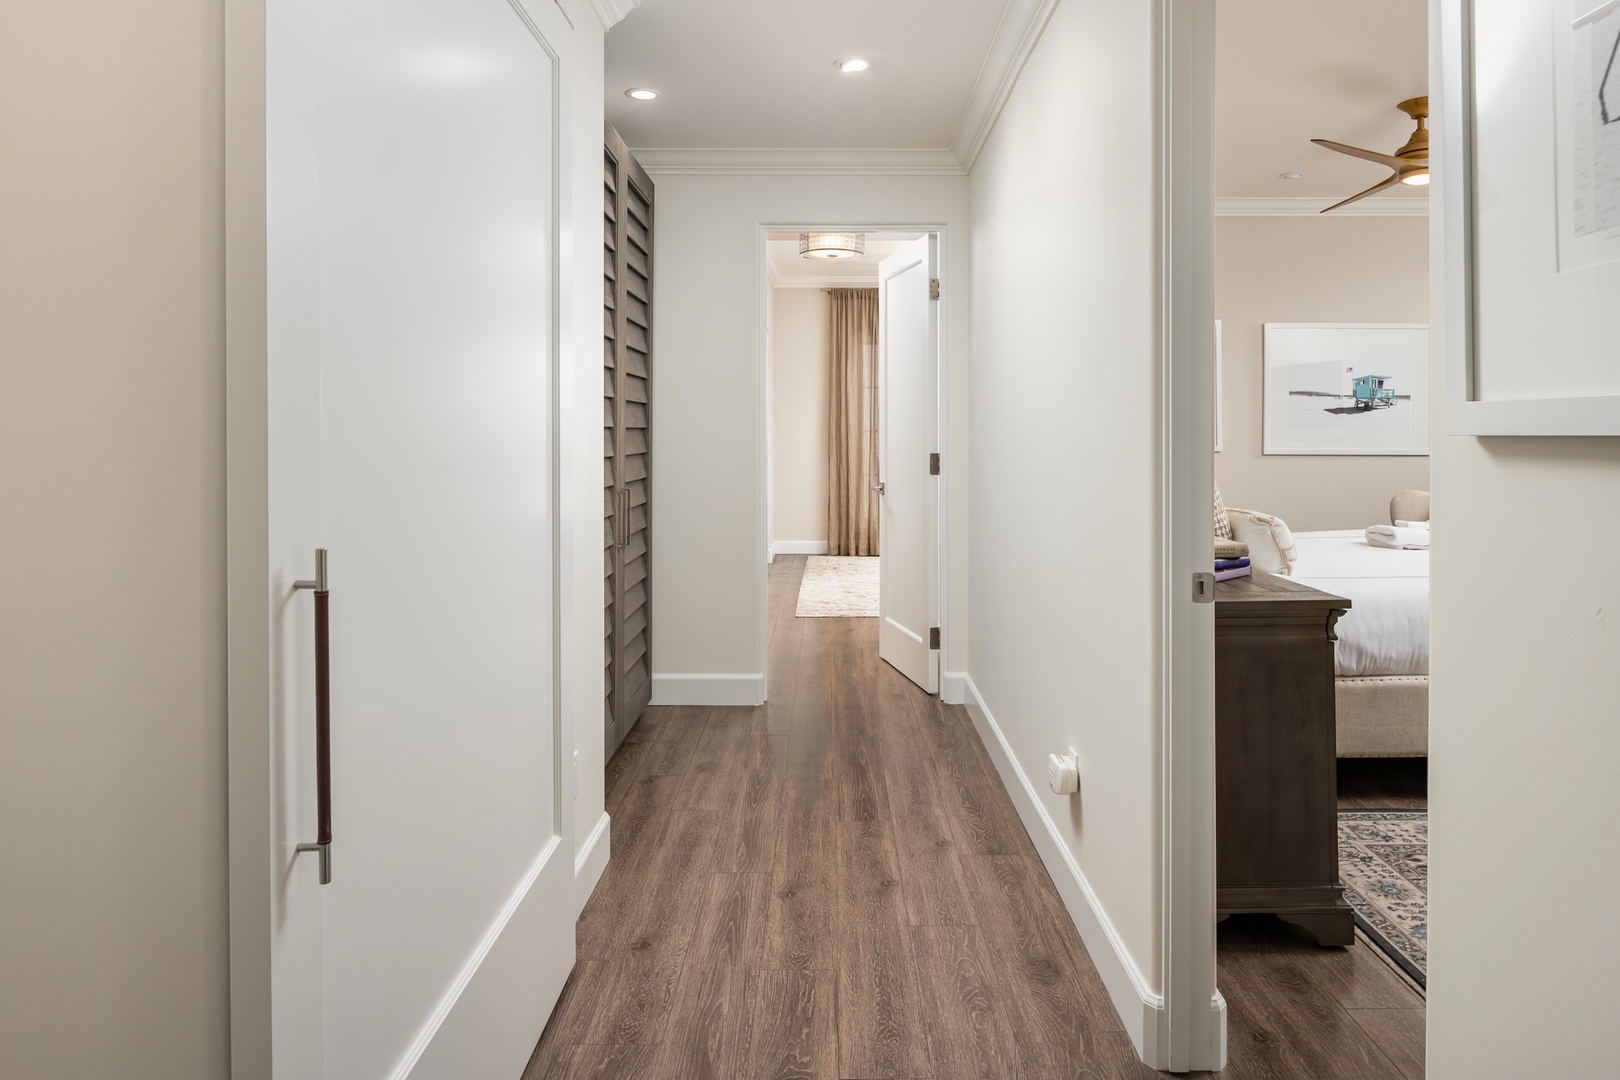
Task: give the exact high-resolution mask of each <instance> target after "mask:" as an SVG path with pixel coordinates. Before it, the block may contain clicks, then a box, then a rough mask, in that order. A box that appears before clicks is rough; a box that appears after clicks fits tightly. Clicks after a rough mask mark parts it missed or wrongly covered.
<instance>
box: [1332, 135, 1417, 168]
mask: <svg viewBox="0 0 1620 1080" xmlns="http://www.w3.org/2000/svg"><path fill="white" fill-rule="evenodd" d="M1311 142H1313V143H1315V144H1316V145H1317V146H1325V147H1327V148H1328V149H1329V150H1337V151H1338V152H1339V153H1341V154H1349V155H1350V156H1351V157H1358V158H1362V159H1364V160H1366V161H1376V162H1377V163H1378V164H1380V165H1387V166H1388V167H1389V168H1391V169H1400V168H1404V167H1405V166H1407V165H1415V164H1417V162H1416V161H1415V160H1413V159H1412V158H1398V157H1396V156H1395V155H1394V154H1380V153H1379V152H1378V151H1376V150H1363V149H1362V148H1361V147H1359V146H1347V145H1345V144H1344V143H1341V142H1334V141H1333V140H1332V139H1312V140H1311Z"/></svg>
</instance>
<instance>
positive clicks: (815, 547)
mask: <svg viewBox="0 0 1620 1080" xmlns="http://www.w3.org/2000/svg"><path fill="white" fill-rule="evenodd" d="M825 554H827V541H825V540H778V541H776V543H774V544H772V545H771V558H773V559H774V558H776V556H778V555H825Z"/></svg>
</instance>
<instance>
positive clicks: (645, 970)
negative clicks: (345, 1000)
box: [524, 556, 1156, 1080]
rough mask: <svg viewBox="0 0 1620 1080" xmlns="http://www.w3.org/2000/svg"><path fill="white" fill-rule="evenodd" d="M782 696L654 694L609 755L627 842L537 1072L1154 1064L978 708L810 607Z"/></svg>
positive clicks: (1092, 1068) (938, 1078) (618, 823)
mask: <svg viewBox="0 0 1620 1080" xmlns="http://www.w3.org/2000/svg"><path fill="white" fill-rule="evenodd" d="M804 563H805V559H804V557H802V556H798V557H793V556H781V557H778V558H777V560H776V562H775V563H774V564H773V566H772V568H771V575H770V616H771V638H770V661H771V666H770V687H771V699H772V700H771V701H770V703H769V704H767V705H765V706H762V707H760V708H757V709H747V708H652V709H649V710H648V711H647V715H646V717H645V718H644V719H643V720H642V721H641V723H640V725H639V726H638V727H637V728H636V729H635V730H634V731H632V732H631V733H630V735H629V738H628V739H627V741H626V742H625V744H624V747H623V748H622V749H621V750H620V751H619V753H618V754H617V755H616V756H615V757H614V759H613V761H612V763H611V764H610V766H609V770H608V792H607V810H608V813H609V814H611V815H612V817H613V859H612V862H611V863H610V864H609V867H608V870H607V873H606V875H605V876H604V877H603V879H602V881H601V884H600V885H599V886H598V887H597V889H596V892H595V894H594V895H593V896H592V898H591V901H590V903H589V904H588V905H587V906H586V908H585V911H584V914H583V915H582V916H581V918H580V921H579V929H578V950H579V962H578V966H577V967H576V969H575V972H574V975H573V977H572V978H571V979H570V980H569V982H568V986H567V989H565V990H564V992H563V998H562V1000H561V1001H560V1002H559V1003H558V1006H557V1009H556V1011H555V1013H554V1014H553V1015H552V1019H551V1022H550V1024H549V1025H548V1026H547V1028H546V1031H545V1035H544V1037H543V1038H542V1040H541V1042H540V1045H539V1047H538V1048H537V1050H536V1052H535V1055H534V1058H533V1060H532V1061H531V1063H530V1066H529V1069H528V1070H527V1072H526V1073H525V1077H524V1080H561V1078H575V1077H632V1076H633V1077H639V1078H646V1080H653V1078H659V1080H662V1078H669V1080H677V1078H680V1080H687V1078H691V1080H708V1078H714V1080H721V1078H731V1077H737V1078H742V1077H746V1078H749V1080H763V1078H770V1077H783V1078H786V1077H805V1078H822V1077H827V1078H846V1077H858V1078H870V1080H879V1078H897V1080H898V1078H906V1080H948V1078H953V1077H980V1076H991V1077H998V1078H1012V1077H1030V1078H1045V1077H1064V1078H1070V1077H1081V1076H1097V1077H1108V1078H1123V1077H1136V1076H1142V1075H1147V1076H1153V1075H1156V1074H1154V1073H1152V1072H1151V1071H1149V1070H1146V1069H1144V1068H1143V1067H1142V1066H1141V1065H1140V1064H1139V1062H1138V1061H1137V1057H1136V1053H1135V1051H1134V1050H1133V1049H1132V1047H1131V1043H1130V1040H1129V1038H1128V1037H1127V1036H1126V1035H1125V1033H1124V1032H1123V1030H1122V1029H1121V1028H1120V1026H1119V1023H1118V1021H1117V1019H1116V1017H1115V1013H1114V1010H1113V1008H1112V1006H1111V1005H1110V1004H1109V1001H1108V998H1107V994H1106V992H1105V991H1104V989H1103V986H1102V983H1101V981H1100V980H1099V978H1098V976H1097V973H1096V970H1095V969H1094V968H1093V966H1092V963H1091V960H1090V958H1089V957H1088V956H1087V954H1086V951H1085V947H1084V946H1083V945H1082V944H1081V942H1080V938H1079V935H1078V934H1077V933H1076V932H1075V930H1074V927H1073V924H1072V923H1071V922H1070V919H1069V916H1068V914H1067V912H1066V911H1065V910H1064V908H1063V904H1062V901H1061V900H1060V899H1059V897H1058V894H1057V891H1056V890H1055V889H1054V887H1053V885H1052V883H1051V880H1050V879H1049V878H1048V877H1047V874H1046V871H1045V869H1044V868H1043V867H1042V865H1041V863H1040V860H1039V859H1038V858H1037V856H1036V854H1035V850H1034V848H1033V847H1032V846H1031V844H1030V840H1029V837H1028V836H1027V835H1026V834H1025V832H1024V828H1023V826H1022V824H1021V823H1020V821H1019V819H1018V816H1017V814H1016V813H1015V812H1014V810H1013V807H1012V804H1011V803H1010V801H1009V800H1008V798H1007V795H1006V793H1005V791H1004V789H1003V788H1002V785H1001V781H1000V779H999V778H998V777H997V775H996V773H995V769H994V767H993V766H992V764H991V762H990V760H989V758H988V757H987V756H986V754H985V751H984V749H983V746H982V745H981V744H980V742H979V739H978V737H977V735H976V734H975V733H974V731H973V728H972V724H971V722H970V721H969V719H968V716H967V713H966V712H965V711H964V710H963V709H961V708H960V707H955V706H943V705H940V704H939V703H938V701H937V700H936V699H931V698H929V697H928V696H926V695H924V694H923V693H922V692H921V691H919V690H918V689H917V688H916V687H915V686H913V685H912V684H911V683H909V682H908V681H906V679H905V678H904V677H903V676H901V675H899V674H898V673H897V672H895V671H894V670H893V669H891V668H889V667H888V666H887V665H886V664H883V663H882V662H881V661H879V660H878V658H877V620H875V619H795V618H794V616H793V605H794V602H795V599H796V597H797V595H798V587H799V579H800V577H801V575H802V574H803V570H804Z"/></svg>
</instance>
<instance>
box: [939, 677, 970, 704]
mask: <svg viewBox="0 0 1620 1080" xmlns="http://www.w3.org/2000/svg"><path fill="white" fill-rule="evenodd" d="M939 700H941V701H943V702H944V703H945V704H947V705H965V704H967V676H966V675H964V674H962V673H961V672H960V671H942V672H940V673H939Z"/></svg>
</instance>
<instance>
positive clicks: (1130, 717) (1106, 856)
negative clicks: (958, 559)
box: [969, 0, 1164, 1032]
mask: <svg viewBox="0 0 1620 1080" xmlns="http://www.w3.org/2000/svg"><path fill="white" fill-rule="evenodd" d="M1153 57H1154V32H1153V7H1152V5H1148V4H1121V3H1115V2H1111V0H1063V2H1062V3H1060V4H1059V5H1058V7H1057V9H1056V11H1055V12H1054V14H1053V16H1052V20H1051V22H1050V23H1049V24H1048V26H1047V27H1046V30H1045V33H1044V35H1043V36H1042V38H1041V40H1040V43H1039V45H1038V46H1037V47H1036V49H1035V51H1034V53H1033V55H1032V56H1031V57H1030V60H1029V62H1028V65H1027V66H1026V67H1025V68H1024V71H1023V73H1022V75H1021V77H1020V78H1019V81H1018V84H1017V86H1016V88H1015V89H1014V91H1013V93H1012V96H1011V98H1010V99H1009V101H1008V103H1007V106H1006V108H1005V111H1003V112H1002V114H1001V117H1000V119H999V121H998V122H997V124H996V127H995V130H994V132H993V133H992V135H991V137H990V139H989V141H988V142H987V144H986V146H985V148H984V151H983V153H982V154H981V156H980V157H979V159H978V161H977V163H976V165H975V167H974V170H973V173H972V177H971V180H972V191H973V280H974V294H973V301H974V302H973V334H974V360H973V383H972V393H971V397H972V406H971V409H972V427H973V439H972V455H973V461H972V487H973V515H972V523H973V524H972V548H973V554H972V561H971V574H972V595H973V609H972V611H973V614H972V625H973V631H972V633H973V655H972V659H971V662H970V665H969V673H970V675H971V678H972V687H971V688H970V694H972V695H975V698H976V700H973V703H972V707H973V708H974V709H975V712H976V713H977V714H978V715H977V716H976V719H981V729H982V728H983V727H984V726H985V725H984V721H986V720H988V721H990V722H993V723H994V725H996V726H997V727H999V731H1000V736H1001V738H1003V739H1005V742H1006V745H1007V747H1008V748H1009V749H1010V752H1011V755H1012V757H1013V759H1014V762H1015V763H1016V765H1017V766H1018V767H1019V768H1020V769H1021V770H1022V772H1023V773H1024V774H1025V775H1026V776H1027V777H1028V778H1029V779H1030V780H1031V781H1032V782H1033V784H1034V788H1033V790H1032V792H1031V794H1030V795H1028V796H1026V795H1025V794H1024V792H1023V791H1022V789H1021V787H1020V785H1019V784H1017V783H1014V784H1010V785H1009V786H1010V787H1011V788H1012V789H1013V794H1014V797H1015V800H1017V801H1021V802H1023V803H1024V804H1025V806H1024V807H1023V809H1025V810H1026V817H1025V821H1026V823H1029V822H1031V820H1032V819H1033V818H1037V817H1038V814H1035V813H1033V811H1032V808H1033V807H1035V806H1036V805H1038V806H1039V808H1041V809H1043V810H1044V812H1045V813H1046V814H1047V815H1049V816H1050V821H1051V825H1050V835H1049V836H1047V837H1044V838H1043V836H1040V835H1037V836H1036V842H1037V845H1038V846H1042V847H1043V855H1045V856H1046V858H1047V867H1048V869H1049V870H1050V871H1051V872H1052V875H1053V878H1054V880H1055V881H1056V882H1057V883H1058V886H1059V889H1060V891H1062V892H1064V894H1065V899H1066V900H1068V901H1069V902H1070V910H1071V912H1074V913H1075V914H1076V923H1077V925H1079V926H1080V928H1081V931H1082V933H1083V934H1085V935H1086V942H1087V945H1088V947H1089V948H1090V950H1091V953H1092V955H1093V958H1094V959H1095V960H1096V962H1097V965H1098V968H1099V970H1100V971H1101V972H1102V973H1103V976H1104V978H1105V980H1108V981H1109V983H1110V991H1111V992H1113V993H1114V995H1115V996H1114V1000H1115V1004H1116V1007H1119V1008H1120V1010H1121V1015H1122V1018H1123V1019H1124V1020H1125V1022H1126V1025H1127V1028H1128V1029H1129V1030H1133V1031H1136V1032H1139V1031H1140V1030H1141V1027H1142V1020H1143V1004H1142V1001H1140V1000H1136V1001H1134V1003H1133V1001H1132V997H1133V995H1138V994H1140V993H1142V992H1146V994H1147V995H1149V996H1151V995H1154V994H1157V993H1158V992H1159V991H1160V990H1161V989H1162V988H1160V987H1158V986H1157V979H1158V976H1157V972H1158V968H1159V956H1158V939H1159V891H1158V878H1159V858H1160V841H1159V817H1158V813H1159V799H1160V794H1159V784H1158V776H1159V746H1158V740H1157V732H1158V724H1159V712H1160V709H1161V708H1162V707H1163V705H1164V703H1163V702H1162V701H1161V699H1160V694H1159V690H1158V687H1159V680H1160V674H1161V673H1160V661H1161V653H1160V645H1159V643H1160V634H1161V629H1162V627H1161V625H1160V622H1161V620H1160V618H1159V616H1158V612H1159V610H1160V604H1159V591H1158V582H1159V580H1160V576H1161V560H1162V558H1163V557H1164V555H1163V552H1162V551H1161V549H1160V544H1159V541H1158V536H1159V530H1160V529H1161V528H1162V524H1163V523H1162V521H1161V519H1160V515H1159V510H1158V507H1159V500H1160V496H1161V485H1160V473H1159V461H1158V448H1159V445H1160V438H1161V432H1160V426H1159V419H1158V418H1159V403H1160V388H1159V385H1158V382H1157V374H1156V373H1157V371H1158V365H1159V360H1158V343H1157V333H1156V331H1157V319H1158V309H1157V301H1156V295H1157V293H1156V285H1157V277H1158V268H1157V265H1156V262H1155V251H1156V233H1155V192H1154V185H1153V184H1152V182H1151V180H1150V173H1149V171H1148V170H1147V169H1146V168H1145V166H1144V168H1142V169H1133V168H1121V167H1120V163H1121V162H1122V161H1135V162H1142V163H1147V162H1151V161H1153V160H1154V157H1155V152H1156V151H1155V145H1154V116H1153V102H1154V99H1155V78H1154V67H1153ZM1099 147H1106V148H1107V152H1106V153H1098V148H1099ZM990 741H991V744H992V751H993V752H994V751H995V750H996V749H997V747H996V742H997V740H996V739H995V738H994V736H993V735H992V739H991V740H990ZM1070 746H1073V747H1075V748H1077V749H1078V750H1079V752H1080V761H1081V793H1080V795H1079V796H1078V797H1066V796H1057V795H1053V794H1052V793H1051V792H1050V790H1049V789H1048V788H1047V786H1046V758H1047V755H1048V754H1049V753H1052V752H1054V751H1061V750H1064V749H1065V748H1067V747H1070ZM1003 775H1004V776H1005V775H1006V770H1004V772H1003ZM1032 800H1033V801H1032ZM1045 828H1046V826H1045V824H1044V823H1041V822H1039V821H1038V820H1037V821H1036V823H1035V825H1034V827H1033V828H1032V834H1033V833H1039V832H1042V831H1043V830H1044V829H1045ZM1070 860H1072V864H1073V865H1074V866H1076V867H1077V868H1078V871H1079V876H1077V875H1076V874H1075V873H1074V871H1073V870H1071V869H1070ZM1082 878H1083V880H1084V882H1086V883H1088V886H1086V887H1089V889H1090V891H1091V893H1092V894H1093V895H1094V898H1095V907H1094V908H1093V909H1091V910H1087V909H1088V908H1091V905H1090V904H1089V902H1088V901H1087V900H1086V899H1085V896H1084V893H1085V888H1086V887H1082V886H1081V885H1080V880H1081V879H1082ZM1109 924H1111V926H1112V931H1113V935H1114V936H1113V938H1112V940H1111V939H1110V937H1109V933H1108V931H1107V929H1106V925H1109ZM1133 969H1134V971H1133ZM1132 978H1134V979H1135V980H1136V981H1137V983H1139V986H1133V985H1132V983H1131V979H1132Z"/></svg>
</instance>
